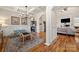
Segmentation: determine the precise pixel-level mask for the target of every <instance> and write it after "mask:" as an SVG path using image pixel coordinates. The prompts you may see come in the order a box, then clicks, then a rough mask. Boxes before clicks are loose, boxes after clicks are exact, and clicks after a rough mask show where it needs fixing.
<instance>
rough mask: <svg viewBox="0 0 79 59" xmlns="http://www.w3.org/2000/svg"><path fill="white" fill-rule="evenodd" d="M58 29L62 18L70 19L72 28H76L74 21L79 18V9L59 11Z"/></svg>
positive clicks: (70, 8) (71, 8)
mask: <svg viewBox="0 0 79 59" xmlns="http://www.w3.org/2000/svg"><path fill="white" fill-rule="evenodd" d="M56 14H57V24H58V25H57V27H60V26H61V25H62V24H61V19H62V18H70V19H71V20H70V21H71V22H70V27H73V26H74V19H75V18H76V17H78V18H79V7H69V8H68V10H67V11H57V12H56Z"/></svg>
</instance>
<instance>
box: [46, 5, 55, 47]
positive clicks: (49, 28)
mask: <svg viewBox="0 0 79 59" xmlns="http://www.w3.org/2000/svg"><path fill="white" fill-rule="evenodd" d="M52 8H53V7H52V6H48V7H46V43H45V44H46V45H48V46H49V45H50V44H51V43H52V41H53V40H54V39H55V37H54V36H56V34H57V33H56V31H55V28H54V27H55V26H54V25H56V23H54V22H55V21H53V20H55V19H54V18H53V19H52V16H53V15H52ZM54 31H55V32H54Z"/></svg>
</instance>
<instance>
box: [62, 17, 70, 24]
mask: <svg viewBox="0 0 79 59" xmlns="http://www.w3.org/2000/svg"><path fill="white" fill-rule="evenodd" d="M69 22H70V18H64V19H61V23H69Z"/></svg>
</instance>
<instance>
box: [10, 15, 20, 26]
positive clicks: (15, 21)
mask: <svg viewBox="0 0 79 59" xmlns="http://www.w3.org/2000/svg"><path fill="white" fill-rule="evenodd" d="M11 24H12V25H19V24H20V18H19V17H16V16H11Z"/></svg>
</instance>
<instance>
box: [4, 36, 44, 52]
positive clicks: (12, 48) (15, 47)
mask: <svg viewBox="0 0 79 59" xmlns="http://www.w3.org/2000/svg"><path fill="white" fill-rule="evenodd" d="M43 42H44V39H40V38H39V37H35V38H34V39H33V40H26V41H25V43H24V44H23V46H22V47H20V42H19V41H18V39H17V37H13V38H11V42H10V43H9V44H8V45H7V46H6V50H5V52H28V50H29V49H31V48H33V47H35V46H37V45H38V44H41V43H43Z"/></svg>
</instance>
